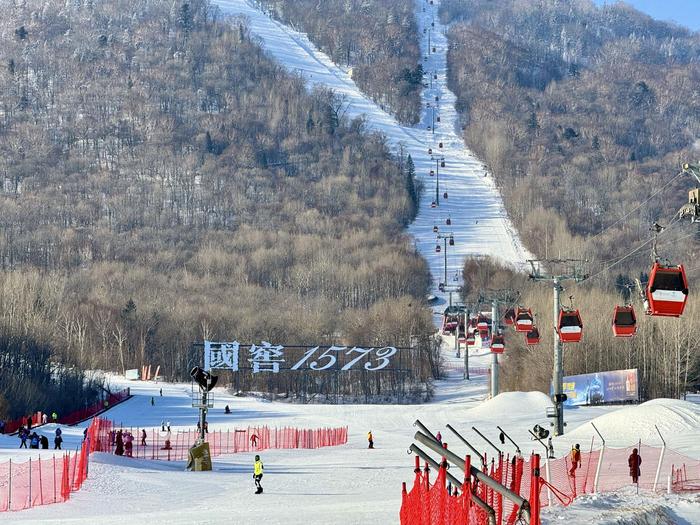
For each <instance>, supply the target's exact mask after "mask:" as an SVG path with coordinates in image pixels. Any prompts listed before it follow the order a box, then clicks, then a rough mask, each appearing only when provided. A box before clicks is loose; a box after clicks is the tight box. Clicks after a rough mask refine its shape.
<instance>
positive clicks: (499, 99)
mask: <svg viewBox="0 0 700 525" xmlns="http://www.w3.org/2000/svg"><path fill="white" fill-rule="evenodd" d="M440 16H441V17H442V20H443V21H444V22H446V23H447V22H448V23H450V24H451V27H450V31H449V35H448V36H449V43H450V47H449V52H448V65H449V79H448V80H449V84H450V88H451V89H452V90H453V91H454V92H455V94H456V95H457V98H458V110H459V111H460V113H461V118H462V123H463V126H464V138H465V142H466V144H467V145H468V146H469V147H470V148H472V149H473V150H474V151H475V152H476V153H477V155H478V156H479V157H480V158H482V159H483V160H484V161H485V162H486V163H487V164H488V166H489V169H490V170H491V171H492V172H493V174H494V175H495V177H496V180H497V181H498V184H499V187H500V189H501V191H502V194H503V197H504V201H505V204H506V207H507V209H508V212H509V214H510V216H511V217H512V219H513V221H514V222H515V224H516V225H517V227H518V230H519V232H520V234H521V236H522V238H523V240H524V241H525V243H526V244H527V246H528V248H529V249H530V250H531V251H532V252H533V253H535V254H536V255H537V256H538V257H541V258H549V259H552V258H555V259H556V258H567V257H573V258H580V259H585V260H587V261H588V263H587V264H586V265H585V268H586V271H587V272H588V274H589V276H590V279H588V280H587V281H585V282H584V283H582V284H580V285H573V284H572V283H568V284H567V285H566V290H565V292H564V293H563V297H564V298H565V303H566V304H565V305H566V306H568V303H569V300H568V296H569V295H573V296H574V297H573V302H574V304H575V305H576V306H580V307H581V309H582V310H581V311H582V315H583V317H584V324H585V333H586V335H585V336H584V342H582V343H581V344H579V345H566V352H565V372H566V373H567V374H573V373H583V372H590V371H594V370H608V369H613V368H639V369H640V377H642V384H643V389H644V391H643V395H644V396H645V397H647V398H648V397H658V396H672V397H677V396H678V395H681V394H682V393H683V392H685V388H686V387H689V388H698V387H699V386H700V351H698V348H699V347H700V340H698V338H697V336H696V335H695V334H694V332H693V327H694V326H697V323H698V321H699V320H700V319H699V318H698V315H700V314H698V312H697V308H695V306H694V302H693V300H692V296H691V300H690V302H689V306H688V309H687V310H686V313H685V314H684V316H683V318H681V319H655V318H646V317H644V316H643V315H642V314H641V313H639V312H640V311H641V301H639V300H638V299H637V295H636V292H635V290H634V289H633V288H631V286H632V284H633V281H634V279H636V278H640V279H641V281H642V282H644V281H645V280H646V277H647V275H646V274H647V273H648V271H649V269H650V267H651V255H652V246H653V244H654V243H653V242H652V238H653V237H652V233H651V232H650V227H651V226H652V223H654V222H658V223H659V224H661V225H662V226H664V227H666V229H665V230H664V231H663V232H662V233H661V234H660V235H659V238H658V254H659V255H660V256H661V257H663V258H666V259H669V260H670V261H671V262H673V263H676V264H677V263H685V266H686V268H687V270H688V277H689V280H690V282H691V289H694V286H695V283H696V282H697V279H698V277H700V265H698V264H697V263H696V261H697V254H698V241H699V240H700V235H699V234H698V229H697V226H696V225H692V224H690V223H689V222H687V221H682V220H679V219H678V216H677V215H676V212H677V210H678V209H679V208H680V207H681V206H682V205H683V204H684V203H685V202H687V198H688V193H687V192H688V189H690V188H692V187H694V186H695V181H693V179H692V178H690V177H689V176H688V175H685V174H680V166H681V163H682V162H688V161H694V160H697V158H698V157H700V150H699V149H698V142H697V137H698V134H699V133H700V129H699V126H700V120H699V119H698V117H700V103H699V102H700V101H699V100H698V94H699V92H698V88H697V86H698V81H699V80H700V59H699V58H698V57H700V55H699V54H698V51H700V35H698V34H697V33H692V32H690V31H688V30H686V29H684V28H681V27H678V26H674V25H670V24H667V23H664V22H659V21H655V20H653V19H651V18H650V17H648V16H646V15H643V14H642V13H640V12H638V11H635V10H634V9H632V8H630V7H628V6H626V5H625V4H622V3H615V4H612V5H607V6H604V7H596V6H595V5H594V4H593V2H590V1H588V0H576V1H572V2H566V3H564V2H560V1H557V0H536V1H533V2H530V1H528V2H525V1H509V2H490V1H487V0H444V1H443V2H441V7H440ZM473 264H474V262H473V261H468V262H467V264H466V266H465V268H466V270H465V271H466V273H467V274H469V273H473V272H474V271H475V269H474V267H473ZM477 273H478V272H477ZM495 273H496V274H498V273H499V272H495ZM505 273H507V272H505ZM513 278H514V277H513V276H508V277H507V278H506V277H502V279H501V280H502V281H503V282H504V283H506V284H508V283H509V282H511V279H513ZM487 281H488V279H487ZM515 281H518V283H519V284H518V285H517V286H518V287H519V288H518V289H522V292H523V293H522V296H521V299H520V301H521V302H522V303H524V304H526V305H527V306H531V307H533V309H534V310H535V311H536V312H537V313H538V314H539V315H540V316H541V321H540V322H541V324H543V325H544V327H545V331H544V332H542V333H543V334H546V335H543V341H544V342H545V343H544V344H541V345H539V346H537V347H532V348H528V347H526V346H525V345H524V341H522V340H521V339H522V338H521V337H518V336H513V337H509V338H508V345H509V347H508V348H509V350H508V357H507V359H506V361H505V362H506V365H505V372H504V376H503V377H504V380H505V382H506V384H507V386H508V387H509V388H511V389H517V390H521V389H525V390H527V389H532V388H539V389H543V390H546V389H547V388H548V384H549V380H550V377H551V355H550V354H551V335H550V334H551V328H549V327H550V326H551V323H552V321H551V313H550V312H551V287H550V286H545V285H544V284H534V283H530V282H527V281H524V280H523V279H521V278H515ZM494 286H496V285H494ZM692 293H693V292H692V291H691V294H692ZM467 296H468V297H469V294H467ZM470 299H471V300H473V299H474V297H473V296H472V297H471V298H470ZM627 301H631V302H633V303H636V305H637V307H638V309H637V311H638V317H640V316H641V317H642V318H641V319H640V320H639V321H640V332H639V334H638V335H637V337H636V338H634V339H633V340H623V341H621V340H619V339H613V337H612V331H611V328H610V325H611V319H612V312H613V308H614V306H615V305H616V304H624V303H625V302H627Z"/></svg>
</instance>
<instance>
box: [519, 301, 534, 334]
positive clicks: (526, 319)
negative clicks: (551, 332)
mask: <svg viewBox="0 0 700 525" xmlns="http://www.w3.org/2000/svg"><path fill="white" fill-rule="evenodd" d="M533 324H534V322H533V318H532V310H530V309H529V308H522V307H518V310H517V312H516V313H515V331H516V332H528V331H530V329H531V328H532V325H533Z"/></svg>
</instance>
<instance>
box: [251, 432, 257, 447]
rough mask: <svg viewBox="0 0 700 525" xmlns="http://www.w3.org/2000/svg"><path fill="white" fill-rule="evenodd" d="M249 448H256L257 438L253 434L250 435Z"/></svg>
mask: <svg viewBox="0 0 700 525" xmlns="http://www.w3.org/2000/svg"><path fill="white" fill-rule="evenodd" d="M250 446H251V448H255V447H257V446H258V436H256V435H255V434H251V435H250Z"/></svg>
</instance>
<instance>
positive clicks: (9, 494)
mask: <svg viewBox="0 0 700 525" xmlns="http://www.w3.org/2000/svg"><path fill="white" fill-rule="evenodd" d="M7 510H8V511H9V510H12V458H10V470H9V474H8V478H7Z"/></svg>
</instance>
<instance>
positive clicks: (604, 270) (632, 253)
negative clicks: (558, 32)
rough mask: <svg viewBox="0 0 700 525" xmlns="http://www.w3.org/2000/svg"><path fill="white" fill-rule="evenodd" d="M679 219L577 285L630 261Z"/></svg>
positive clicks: (673, 220) (673, 219)
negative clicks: (629, 259)
mask: <svg viewBox="0 0 700 525" xmlns="http://www.w3.org/2000/svg"><path fill="white" fill-rule="evenodd" d="M678 219H679V216H678V214H676V215H675V216H674V217H673V218H672V219H671V220H670V221H669V223H668V226H666V228H664V229H663V230H662V231H661V232H659V233H657V234H655V235H653V236H651V237H650V238H649V239H647V240H646V241H644V242H643V243H642V244H640V245H639V246H637V248H635V249H634V250H632V251H630V252H629V253H627V254H626V255H623V256H622V257H620V258H618V259H617V260H615V259H610V260H614V261H615V262H613V263H612V264H609V265H608V266H606V267H605V268H603V269H602V270H600V271H599V272H596V273H594V274H593V275H591V276H589V277H587V278H586V279H584V280H583V281H580V282H578V283H576V285H580V284H581V283H584V282H586V281H588V280H591V279H594V278H596V277H598V276H599V275H600V274H602V273H605V272H607V271H609V270H610V269H611V268H613V267H614V266H617V265H618V264H620V263H621V262H622V261H624V260H625V259H628V258H629V257H631V256H632V255H634V254H635V253H637V252H638V251H639V250H641V249H642V248H644V247H645V246H646V245H647V244H649V243H651V242H654V240H655V239H656V238H657V237H658V236H660V235H662V234H663V233H664V232H668V231H669V229H670V227H671V226H673V225H674V224H675V223H676V221H677V220H678ZM695 234H696V232H692V233H690V234H687V235H684V236H682V237H680V238H678V239H669V240H668V241H667V242H678V241H679V240H681V239H685V238H686V237H690V236H691V235H695ZM605 262H609V261H605Z"/></svg>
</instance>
